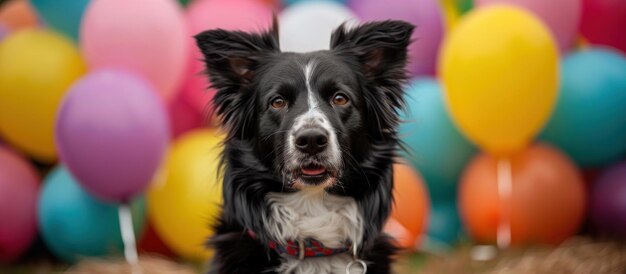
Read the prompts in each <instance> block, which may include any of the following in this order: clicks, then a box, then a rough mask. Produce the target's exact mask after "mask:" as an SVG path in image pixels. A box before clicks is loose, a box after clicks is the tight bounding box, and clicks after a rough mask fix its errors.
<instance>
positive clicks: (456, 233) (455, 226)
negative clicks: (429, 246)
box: [427, 200, 463, 246]
mask: <svg viewBox="0 0 626 274" xmlns="http://www.w3.org/2000/svg"><path fill="white" fill-rule="evenodd" d="M428 221H429V223H428V232H427V235H428V239H429V240H430V241H431V242H436V243H438V244H444V245H447V246H454V245H455V244H456V243H457V242H458V241H459V239H460V237H461V236H462V235H463V225H462V223H461V218H460V217H459V212H458V210H457V205H456V203H455V202H454V200H452V201H442V202H440V203H438V204H433V205H431V212H430V215H429V219H428Z"/></svg>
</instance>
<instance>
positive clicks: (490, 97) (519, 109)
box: [439, 5, 559, 156]
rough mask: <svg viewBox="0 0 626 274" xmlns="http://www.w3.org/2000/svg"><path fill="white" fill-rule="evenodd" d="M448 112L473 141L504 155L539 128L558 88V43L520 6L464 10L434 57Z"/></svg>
mask: <svg viewBox="0 0 626 274" xmlns="http://www.w3.org/2000/svg"><path fill="white" fill-rule="evenodd" d="M439 68H440V71H439V73H440V76H441V79H442V83H443V86H444V90H445V93H446V101H447V104H448V108H449V110H450V113H451V116H452V117H453V120H454V121H455V123H456V124H457V126H459V128H460V129H461V131H463V132H464V133H465V135H466V136H467V137H468V138H469V139H471V140H472V141H473V142H474V143H476V144H477V145H479V146H480V147H482V148H483V149H485V150H487V151H488V152H490V153H492V154H495V155H498V156H506V155H510V154H512V153H515V152H516V151H519V150H520V149H522V148H524V147H525V146H526V145H528V143H529V142H531V141H532V139H533V138H534V137H535V135H536V134H537V133H538V132H539V131H540V130H541V128H542V127H543V125H544V124H545V122H546V121H547V119H548V118H549V116H550V114H551V113H552V109H553V107H554V104H555V100H556V98H557V92H558V78H559V66H558V51H557V47H556V44H555V41H554V39H553V38H552V36H551V34H550V32H549V30H548V29H547V28H546V26H544V25H543V24H542V23H541V21H540V20H539V19H537V18H535V17H534V16H532V15H531V14H529V13H528V12H526V11H524V10H521V9H518V8H516V7H513V6H504V5H496V6H491V7H485V8H481V9H478V10H475V11H472V12H470V13H469V14H468V15H466V16H465V17H464V18H463V19H461V21H460V22H459V24H458V25H457V26H456V28H455V29H454V30H453V31H452V33H451V34H450V36H449V37H447V38H446V40H445V41H444V45H443V48H442V51H441V55H440V58H439Z"/></svg>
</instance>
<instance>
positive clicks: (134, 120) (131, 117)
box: [56, 70, 170, 201]
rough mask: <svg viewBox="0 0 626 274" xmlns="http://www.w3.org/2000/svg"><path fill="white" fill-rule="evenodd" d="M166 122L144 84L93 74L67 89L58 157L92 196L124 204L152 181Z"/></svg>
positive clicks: (118, 74) (119, 75)
mask: <svg viewBox="0 0 626 274" xmlns="http://www.w3.org/2000/svg"><path fill="white" fill-rule="evenodd" d="M168 122H169V121H168V118H167V113H166V111H165V107H164V106H163V103H162V102H161V100H159V98H158V97H157V96H156V92H155V91H154V89H153V88H152V87H151V86H150V85H149V84H148V83H147V82H146V81H144V80H142V79H141V78H138V77H137V76H135V75H133V74H130V73H125V72H122V71H117V70H100V71H94V72H92V73H90V74H88V75H87V76H85V77H84V78H82V79H81V80H80V81H78V82H77V83H76V84H75V85H74V86H73V87H72V88H71V90H70V91H69V94H68V95H67V97H66V98H65V100H64V101H63V105H62V106H61V109H60V110H59V113H58V118H57V124H56V140H57V145H58V148H59V154H60V156H61V159H62V160H63V162H64V163H65V164H66V165H67V167H68V169H69V170H70V171H71V172H72V174H73V175H74V176H75V177H76V178H77V179H78V180H79V182H80V183H81V184H82V186H83V187H85V189H86V190H87V191H88V192H90V193H91V194H92V195H95V196H97V197H99V198H101V199H104V200H108V201H126V200H128V199H130V198H133V197H134V196H136V195H138V194H140V193H142V192H143V191H144V189H145V188H146V187H147V186H148V185H149V184H150V182H151V181H152V178H153V175H154V173H155V171H156V170H157V168H158V167H159V165H160V164H161V160H162V159H163V156H164V154H165V151H166V149H167V145H168V142H169V135H170V132H169V127H168Z"/></svg>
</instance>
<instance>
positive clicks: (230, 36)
mask: <svg viewBox="0 0 626 274" xmlns="http://www.w3.org/2000/svg"><path fill="white" fill-rule="evenodd" d="M195 39H196V44H197V46H198V48H200V51H201V52H202V55H203V56H204V62H205V65H206V72H207V73H208V75H209V78H210V80H211V83H212V85H213V87H215V88H217V89H218V90H219V89H223V88H231V87H236V86H240V85H245V84H247V83H249V82H250V80H251V79H252V77H254V71H255V69H256V66H257V65H258V59H259V58H260V57H261V56H262V55H264V54H267V53H269V52H275V51H279V50H280V47H279V45H278V27H277V24H276V19H275V18H274V25H273V27H272V29H271V30H269V31H266V32H263V33H247V32H242V31H227V30H223V29H214V30H207V31H204V32H202V33H200V34H198V35H196V36H195Z"/></svg>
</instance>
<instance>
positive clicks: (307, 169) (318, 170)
mask: <svg viewBox="0 0 626 274" xmlns="http://www.w3.org/2000/svg"><path fill="white" fill-rule="evenodd" d="M300 172H301V173H302V176H321V175H324V174H325V173H326V168H325V167H323V166H321V165H317V164H310V165H306V166H303V167H301V168H300Z"/></svg>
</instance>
